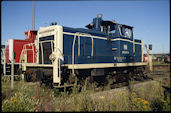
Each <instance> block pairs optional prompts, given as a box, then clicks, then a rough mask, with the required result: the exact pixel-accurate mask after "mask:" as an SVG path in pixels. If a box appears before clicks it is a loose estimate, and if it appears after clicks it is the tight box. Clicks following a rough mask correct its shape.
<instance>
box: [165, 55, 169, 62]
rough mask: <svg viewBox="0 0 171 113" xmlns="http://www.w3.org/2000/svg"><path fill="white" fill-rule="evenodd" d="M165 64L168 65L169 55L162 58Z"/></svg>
mask: <svg viewBox="0 0 171 113" xmlns="http://www.w3.org/2000/svg"><path fill="white" fill-rule="evenodd" d="M164 62H165V63H170V55H166V56H165V58H164Z"/></svg>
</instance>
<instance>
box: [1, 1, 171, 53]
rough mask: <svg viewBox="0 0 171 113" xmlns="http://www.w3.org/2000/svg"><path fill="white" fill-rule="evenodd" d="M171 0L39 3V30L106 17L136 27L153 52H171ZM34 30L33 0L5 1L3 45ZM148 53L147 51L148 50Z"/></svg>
mask: <svg viewBox="0 0 171 113" xmlns="http://www.w3.org/2000/svg"><path fill="white" fill-rule="evenodd" d="M169 4H170V1H169V0H121V1H119V0H113V1H111V0H109V1H35V29H36V30H39V27H45V26H49V25H50V23H51V22H57V24H58V25H62V26H67V27H73V28H85V26H86V25H87V24H89V23H91V22H92V19H93V18H95V17H97V15H98V14H102V15H103V17H102V19H103V20H110V21H111V20H115V21H116V22H118V23H121V24H126V25H130V26H133V27H134V38H135V39H140V40H142V41H143V44H147V45H148V44H152V46H153V48H152V51H150V53H170V6H169ZM31 29H32V1H2V2H1V44H3V45H4V44H5V42H6V41H7V40H8V39H25V38H26V36H25V34H24V32H26V31H27V30H31ZM144 51H145V50H144Z"/></svg>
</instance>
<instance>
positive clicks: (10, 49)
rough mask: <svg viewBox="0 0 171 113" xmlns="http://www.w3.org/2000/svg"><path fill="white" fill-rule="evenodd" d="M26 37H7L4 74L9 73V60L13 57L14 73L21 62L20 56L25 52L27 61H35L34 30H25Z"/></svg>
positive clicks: (35, 33)
mask: <svg viewBox="0 0 171 113" xmlns="http://www.w3.org/2000/svg"><path fill="white" fill-rule="evenodd" d="M25 35H26V39H25V40H19V39H8V40H7V42H6V44H5V63H4V75H11V60H13V59H14V75H16V74H17V70H18V68H19V65H20V64H21V62H22V57H23V55H24V54H27V55H26V56H27V63H33V62H35V60H36V58H35V55H36V52H35V50H36V49H35V43H34V41H35V39H36V35H37V31H36V30H29V31H27V32H25Z"/></svg>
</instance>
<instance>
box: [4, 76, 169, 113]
mask: <svg viewBox="0 0 171 113" xmlns="http://www.w3.org/2000/svg"><path fill="white" fill-rule="evenodd" d="M1 77H2V79H1V80H2V81H1V87H2V90H1V93H2V94H3V95H4V97H3V98H2V99H1V101H2V111H3V112H10V111H13V112H14V111H16V112H19V111H26V112H28V111H31V112H42V111H45V112H49V111H55V112H58V111H60V112H63V111H170V93H169V94H168V95H167V96H165V95H164V91H165V90H164V88H162V87H161V85H162V83H159V82H153V83H150V84H148V85H147V86H145V87H138V88H134V87H131V90H127V89H123V90H118V91H117V92H115V93H114V92H113V93H109V92H107V93H105V94H99V93H95V91H94V90H93V89H91V90H87V81H86V80H85V85H84V86H82V87H80V86H79V85H77V82H76V81H75V85H74V87H73V88H72V92H71V93H69V92H68V91H67V90H66V89H64V91H63V92H60V91H59V90H57V89H49V88H47V87H45V86H44V85H43V86H40V85H39V84H35V83H25V82H23V81H14V89H13V90H11V88H10V81H9V80H5V78H3V76H1ZM107 89H109V88H107ZM80 90H81V91H80ZM79 91H80V92H79Z"/></svg>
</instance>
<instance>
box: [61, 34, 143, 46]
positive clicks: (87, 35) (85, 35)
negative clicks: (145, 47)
mask: <svg viewBox="0 0 171 113" xmlns="http://www.w3.org/2000/svg"><path fill="white" fill-rule="evenodd" d="M63 34H66V35H77V33H69V32H63ZM79 36H82V37H92V38H98V39H103V40H107V38H104V37H99V36H92V35H90V34H87V33H80V34H79ZM117 40H122V41H129V42H131V43H133V42H134V41H131V40H128V39H122V38H116V39H111V41H117ZM134 43H135V44H140V45H141V43H139V42H134Z"/></svg>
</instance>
